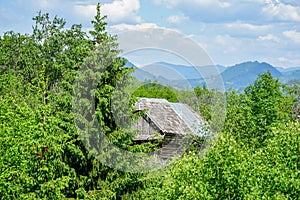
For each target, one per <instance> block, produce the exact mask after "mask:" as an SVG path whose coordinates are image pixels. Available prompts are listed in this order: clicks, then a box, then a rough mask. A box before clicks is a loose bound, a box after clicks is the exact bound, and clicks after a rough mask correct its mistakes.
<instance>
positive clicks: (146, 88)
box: [133, 82, 178, 102]
mask: <svg viewBox="0 0 300 200" xmlns="http://www.w3.org/2000/svg"><path fill="white" fill-rule="evenodd" d="M133 95H134V96H136V97H146V98H159V99H166V100H168V101H169V102H178V99H177V97H176V94H175V93H174V91H172V89H171V88H169V87H166V86H163V85H161V84H159V83H156V82H154V83H147V84H144V85H143V86H141V87H139V88H138V89H137V90H135V91H134V93H133Z"/></svg>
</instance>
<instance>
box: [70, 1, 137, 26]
mask: <svg viewBox="0 0 300 200" xmlns="http://www.w3.org/2000/svg"><path fill="white" fill-rule="evenodd" d="M139 9H140V2H139V0H115V1H113V2H112V3H105V4H102V6H101V12H102V13H103V15H107V16H108V20H109V21H111V22H113V23H118V22H128V23H137V22H141V21H142V19H141V17H140V16H138V11H139ZM74 10H75V12H76V13H77V14H79V15H80V16H82V17H84V18H92V17H93V16H95V14H96V5H94V4H93V5H75V6H74Z"/></svg>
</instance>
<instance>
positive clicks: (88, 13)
mask: <svg viewBox="0 0 300 200" xmlns="http://www.w3.org/2000/svg"><path fill="white" fill-rule="evenodd" d="M74 11H75V13H76V14H77V15H79V16H81V17H84V18H87V19H92V18H93V17H94V16H95V15H96V12H97V11H96V5H75V6H74Z"/></svg>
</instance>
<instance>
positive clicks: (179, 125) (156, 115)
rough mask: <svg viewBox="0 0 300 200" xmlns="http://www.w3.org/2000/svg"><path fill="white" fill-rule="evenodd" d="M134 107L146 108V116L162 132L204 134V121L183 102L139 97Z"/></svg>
mask: <svg viewBox="0 0 300 200" xmlns="http://www.w3.org/2000/svg"><path fill="white" fill-rule="evenodd" d="M135 107H136V108H137V110H144V109H146V110H147V111H146V115H147V117H148V118H149V119H150V120H151V122H153V123H154V124H155V125H156V126H157V127H158V128H159V129H160V130H161V131H162V132H163V133H173V134H180V135H186V134H191V133H194V134H196V135H199V136H204V135H205V130H204V125H205V121H204V120H203V118H202V117H201V116H200V115H199V114H197V113H196V112H195V111H193V110H192V109H191V108H190V107H189V106H187V105H185V104H182V103H170V102H169V101H167V100H166V99H155V98H140V99H139V101H138V102H137V103H136V105H135Z"/></svg>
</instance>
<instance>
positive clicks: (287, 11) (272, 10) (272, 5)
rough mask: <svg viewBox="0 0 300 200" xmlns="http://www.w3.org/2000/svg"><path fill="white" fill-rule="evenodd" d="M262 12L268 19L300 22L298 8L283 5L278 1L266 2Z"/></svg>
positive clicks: (299, 7)
mask: <svg viewBox="0 0 300 200" xmlns="http://www.w3.org/2000/svg"><path fill="white" fill-rule="evenodd" d="M262 12H263V13H264V14H265V15H266V16H267V17H268V18H269V19H277V20H284V21H296V22H300V6H293V5H291V4H284V3H282V2H280V1H279V0H267V6H266V7H264V8H263V9H262Z"/></svg>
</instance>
